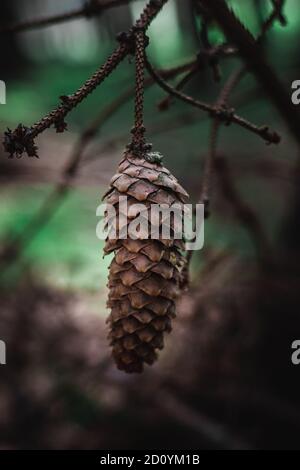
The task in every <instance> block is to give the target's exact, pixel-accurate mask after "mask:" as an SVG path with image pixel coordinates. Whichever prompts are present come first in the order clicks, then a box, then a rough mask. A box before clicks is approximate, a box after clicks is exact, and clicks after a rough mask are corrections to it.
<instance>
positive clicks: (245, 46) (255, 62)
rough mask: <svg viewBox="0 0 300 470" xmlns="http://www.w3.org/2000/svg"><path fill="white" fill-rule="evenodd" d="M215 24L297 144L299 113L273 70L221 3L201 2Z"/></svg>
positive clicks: (238, 22) (252, 40) (224, 4)
mask: <svg viewBox="0 0 300 470" xmlns="http://www.w3.org/2000/svg"><path fill="white" fill-rule="evenodd" d="M201 3H202V4H203V5H205V7H206V8H207V9H208V11H210V13H211V15H212V16H213V17H214V18H215V20H216V21H217V22H218V23H219V25H220V26H221V28H222V29H223V31H224V33H225V34H226V36H227V38H228V40H229V41H230V42H232V43H234V44H236V46H237V47H238V49H239V52H240V54H241V56H242V57H243V59H244V60H245V62H246V64H247V66H248V67H249V68H250V69H251V71H252V72H253V74H254V75H255V76H256V78H257V80H258V81H259V83H260V84H261V85H262V86H263V88H264V90H265V93H266V94H267V96H269V98H270V100H271V101H272V103H274V105H275V106H276V108H277V109H278V111H279V113H280V114H281V116H282V117H283V119H284V121H285V122H286V123H287V125H288V127H289V129H290V131H291V133H292V134H293V136H294V138H295V140H296V141H297V142H298V143H299V144H300V113H299V110H298V109H297V106H294V105H293V104H292V102H291V99H290V95H289V93H288V91H287V89H285V88H284V87H283V86H282V84H281V82H280V80H279V78H278V76H277V74H276V73H275V71H274V70H273V68H272V67H271V66H270V65H269V64H268V62H267V61H266V58H265V56H264V54H263V50H262V48H261V47H260V46H259V45H258V44H257V43H256V42H255V39H254V38H253V36H252V35H251V34H250V33H249V31H247V30H246V29H245V27H244V25H243V24H242V23H241V22H240V21H239V20H238V19H237V18H236V17H235V15H234V14H233V12H232V11H231V10H230V9H229V8H228V6H227V4H226V2H224V1H223V0H201Z"/></svg>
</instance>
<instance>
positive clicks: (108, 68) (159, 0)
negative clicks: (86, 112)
mask: <svg viewBox="0 0 300 470" xmlns="http://www.w3.org/2000/svg"><path fill="white" fill-rule="evenodd" d="M167 1H168V0H150V1H149V3H148V4H147V5H146V7H145V9H144V10H143V12H142V14H141V16H140V18H139V19H138V20H137V21H136V23H135V26H134V27H133V28H131V30H130V31H129V32H128V33H122V34H121V35H120V36H119V40H120V42H121V44H120V45H119V46H118V47H117V48H116V49H115V50H114V52H113V53H112V54H111V55H110V56H109V58H108V59H107V61H106V62H105V63H104V64H103V65H102V66H101V67H100V68H99V69H98V70H97V71H96V72H95V73H94V75H92V77H91V78H89V79H88V80H87V81H86V82H85V83H84V84H83V85H82V86H81V87H80V88H79V89H78V90H77V91H76V92H75V93H73V94H72V95H68V96H61V97H60V99H61V104H60V105H59V106H58V107H57V108H55V109H54V110H53V111H51V112H50V113H49V114H47V115H46V116H45V117H43V118H42V119H41V120H40V121H38V122H37V123H35V124H34V125H33V126H31V127H30V128H28V127H26V126H23V125H22V124H20V125H19V126H18V127H17V128H16V129H15V130H14V131H11V130H10V129H8V131H7V132H5V138H4V148H5V150H6V151H7V152H8V153H9V154H10V156H11V157H13V156H14V155H16V156H20V155H22V153H23V152H26V153H27V154H28V156H37V147H36V145H35V143H34V139H35V138H36V137H37V136H38V135H39V134H41V133H42V132H43V131H45V130H46V129H48V128H49V127H50V126H51V125H52V124H54V126H55V128H56V131H57V132H64V130H66V127H67V124H66V123H65V117H66V116H67V114H68V113H69V112H70V111H72V109H74V108H75V107H76V106H77V105H78V104H79V103H81V101H82V100H84V99H85V98H86V97H87V96H88V95H89V94H90V93H92V91H94V90H95V88H97V87H98V86H99V85H100V83H102V82H103V81H104V80H105V78H106V77H108V76H109V75H110V74H111V72H112V71H113V70H114V69H115V68H116V67H117V66H118V65H119V64H120V62H122V60H123V59H124V58H125V57H126V56H127V55H128V54H130V53H131V52H132V37H133V30H134V28H145V29H147V28H148V26H149V25H150V23H151V22H152V20H153V19H154V18H155V17H156V15H157V14H158V12H159V11H160V10H161V8H162V7H163V6H164V4H165V3H166V2H167Z"/></svg>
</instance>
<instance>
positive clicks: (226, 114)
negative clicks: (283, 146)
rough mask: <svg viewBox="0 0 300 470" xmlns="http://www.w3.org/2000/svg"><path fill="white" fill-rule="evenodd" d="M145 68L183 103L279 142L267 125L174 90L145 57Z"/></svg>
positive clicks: (273, 141) (278, 137)
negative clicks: (259, 124)
mask: <svg viewBox="0 0 300 470" xmlns="http://www.w3.org/2000/svg"><path fill="white" fill-rule="evenodd" d="M146 68H147V70H148V72H149V74H150V75H151V76H152V77H153V79H154V80H155V81H156V82H157V84H158V85H159V86H160V87H161V88H162V89H163V90H165V91H167V92H168V93H170V94H171V95H173V96H175V97H176V98H179V99H180V100H182V101H184V102H185V103H187V104H189V105H191V106H194V107H195V108H199V109H201V110H202V111H206V112H207V113H209V114H210V116H212V117H217V118H218V119H219V120H220V121H223V122H225V124H227V125H229V124H230V123H231V122H233V123H235V124H238V125H239V126H241V127H244V128H245V129H247V130H249V131H250V132H253V133H254V134H256V135H258V136H259V137H261V138H262V139H263V140H265V141H266V142H267V143H270V144H271V143H273V144H278V143H279V142H280V136H279V135H278V134H277V132H274V131H270V130H269V128H268V127H267V126H259V127H258V126H256V125H255V124H252V123H251V122H250V121H247V120H246V119H244V118H242V117H240V116H238V115H237V114H235V113H234V111H233V110H232V109H228V108H226V107H225V108H224V107H220V108H218V107H216V106H211V105H209V104H207V103H203V102H202V101H198V100H196V99H194V98H192V97H191V96H189V95H186V94H185V93H182V92H181V91H179V90H176V89H175V88H174V87H172V86H171V85H169V84H168V83H167V82H166V81H165V80H164V79H163V78H162V77H161V76H160V75H159V74H158V73H157V72H156V71H155V70H154V69H153V67H152V65H151V64H150V62H149V61H148V59H146Z"/></svg>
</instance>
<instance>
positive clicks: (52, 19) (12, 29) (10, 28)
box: [0, 0, 133, 34]
mask: <svg viewBox="0 0 300 470" xmlns="http://www.w3.org/2000/svg"><path fill="white" fill-rule="evenodd" d="M130 1H133V0H89V1H87V2H86V3H85V4H84V5H83V6H82V7H80V8H76V9H74V10H72V11H69V12H66V13H61V14H57V15H53V16H47V17H45V18H36V19H33V20H27V21H21V22H20V23H14V24H10V25H4V26H0V34H1V33H20V32H22V31H30V30H32V29H38V28H43V27H46V26H50V25H53V24H60V23H65V22H66V21H72V20H75V19H77V18H82V17H86V18H91V17H93V16H99V15H101V14H102V13H104V11H105V10H108V9H109V8H114V7H118V6H120V5H126V4H128V3H130Z"/></svg>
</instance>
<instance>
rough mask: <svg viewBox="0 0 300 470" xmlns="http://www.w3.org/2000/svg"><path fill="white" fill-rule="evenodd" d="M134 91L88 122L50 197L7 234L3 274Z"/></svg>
mask: <svg viewBox="0 0 300 470" xmlns="http://www.w3.org/2000/svg"><path fill="white" fill-rule="evenodd" d="M193 65H194V61H192V62H187V63H184V64H182V65H179V66H177V67H173V68H170V69H164V70H161V71H160V73H161V74H162V75H163V76H164V77H166V78H171V77H173V76H175V75H177V74H179V73H182V72H184V71H186V70H188V69H189V68H190V67H192V66H193ZM153 83H154V80H153V79H152V78H151V77H149V78H148V79H147V80H146V81H145V87H149V86H151V85H152V84H153ZM134 92H135V86H130V87H129V88H128V89H127V90H125V91H124V92H123V93H122V94H121V95H120V96H118V97H117V98H116V99H115V100H114V101H113V102H112V103H110V104H109V105H108V106H106V107H105V108H104V109H103V110H101V112H100V113H99V115H98V116H96V118H95V119H93V120H92V121H91V123H90V124H89V125H88V126H87V127H86V129H85V130H84V131H83V132H82V134H81V135H80V137H79V140H78V142H77V143H76V145H75V146H74V149H73V152H72V153H71V155H70V158H69V161H68V162H67V164H66V166H65V168H64V169H63V171H62V174H61V177H60V181H59V183H57V185H56V186H55V188H54V189H53V191H52V192H51V194H50V195H49V196H48V197H47V198H46V200H45V201H44V202H43V203H42V205H41V207H40V208H39V210H38V211H37V212H36V213H35V214H34V216H33V217H32V218H31V219H30V220H29V222H28V223H27V225H26V226H25V228H24V229H23V230H22V232H21V233H20V234H17V235H11V234H10V235H9V236H8V235H7V236H6V238H7V239H8V240H9V242H8V243H7V244H6V246H5V248H4V251H3V254H2V259H1V273H2V274H3V273H4V270H5V268H6V267H7V266H9V265H10V264H11V263H13V262H16V260H18V259H19V258H20V257H21V256H22V254H23V253H24V251H25V250H26V249H27V248H28V247H29V245H30V244H31V243H32V241H33V240H34V238H35V237H36V236H37V235H38V233H39V232H40V231H41V230H42V228H43V227H45V225H46V224H47V223H48V222H50V220H51V218H52V217H53V215H54V214H55V212H56V211H57V210H58V208H59V207H60V206H61V204H62V203H63V201H64V199H65V197H66V196H67V194H68V192H69V190H70V187H71V183H72V181H73V180H74V178H75V176H76V174H77V172H78V169H79V165H80V163H81V160H82V157H83V153H84V150H85V149H86V147H87V146H88V144H89V143H90V142H91V141H92V140H93V138H94V137H95V135H96V134H97V133H98V132H99V130H100V129H101V127H102V126H103V125H104V124H105V123H106V122H107V121H108V119H109V118H110V117H111V116H113V115H114V113H115V112H116V111H117V110H118V109H119V108H120V107H121V106H122V105H123V104H124V103H126V102H127V101H128V100H129V99H130V98H131V97H132V96H133V95H134Z"/></svg>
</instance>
